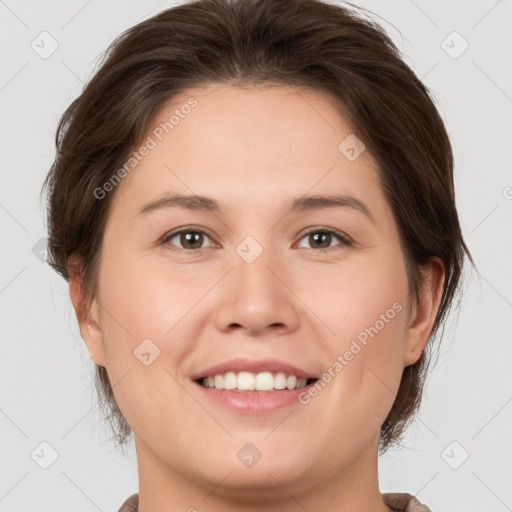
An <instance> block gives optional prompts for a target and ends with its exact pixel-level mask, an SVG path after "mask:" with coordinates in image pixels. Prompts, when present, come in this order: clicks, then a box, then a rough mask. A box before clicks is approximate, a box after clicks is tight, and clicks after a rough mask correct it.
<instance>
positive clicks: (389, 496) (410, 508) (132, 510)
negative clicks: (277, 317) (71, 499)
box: [119, 492, 432, 512]
mask: <svg viewBox="0 0 512 512" xmlns="http://www.w3.org/2000/svg"><path fill="white" fill-rule="evenodd" d="M382 499H383V500H384V503H385V504H386V505H387V506H388V507H389V508H391V509H392V510H399V511H401V512H432V511H431V510H430V509H429V508H428V507H427V506H426V505H422V504H421V503H420V502H419V501H418V500H417V499H416V498H415V497H414V496H412V495H411V494H407V493H396V492H394V493H385V494H383V495H382ZM138 505H139V495H138V494H132V495H131V496H130V497H129V498H128V499H127V500H126V501H125V502H124V503H123V505H122V506H121V508H120V509H119V512H137V508H138Z"/></svg>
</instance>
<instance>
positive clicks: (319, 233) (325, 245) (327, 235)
mask: <svg viewBox="0 0 512 512" xmlns="http://www.w3.org/2000/svg"><path fill="white" fill-rule="evenodd" d="M330 236H331V235H330V233H325V232H324V231H318V232H316V233H314V234H313V235H312V237H313V240H314V241H315V243H317V242H318V240H319V238H320V237H326V239H327V244H325V243H324V244H323V246H322V248H324V247H325V248H328V247H329V245H330ZM324 241H325V239H324Z"/></svg>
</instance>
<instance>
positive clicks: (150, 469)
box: [135, 437, 391, 512]
mask: <svg viewBox="0 0 512 512" xmlns="http://www.w3.org/2000/svg"><path fill="white" fill-rule="evenodd" d="M135 446H136V452H137V463H138V471H139V509H138V510H139V512H149V511H151V512H167V511H168V510H183V511H187V512H199V511H201V510H206V509H208V511H209V512H256V511H257V512H275V511H276V510H279V511H280V512H297V510H300V509H301V508H302V509H303V510H322V511H323V512H345V511H346V512H348V511H350V512H366V511H368V510H372V512H390V510H391V509H389V508H388V507H387V506H386V505H385V504H384V502H383V501H382V496H381V494H380V491H379V486H378V469H377V450H378V438H376V439H374V441H373V442H372V443H371V444H370V445H368V446H367V447H366V448H365V450H364V451H363V452H361V453H359V454H358V456H357V457H356V458H355V459H354V460H353V461H352V462H351V463H350V464H348V465H346V466H345V467H343V468H339V470H338V471H330V472H329V474H328V476H327V478H326V475H325V473H323V474H322V475H321V477H319V478H315V477H312V476H311V475H312V474H316V473H318V472H316V471H314V469H312V471H311V472H310V473H309V474H304V475H298V476H297V477H296V478H295V479H294V480H293V481H291V480H288V481H286V482H283V481H282V479H281V481H280V480H279V479H278V478H276V477H275V472H274V475H273V474H272V473H273V472H272V470H269V468H268V467H267V468H264V467H263V466H261V467H260V473H259V474H256V473H252V474H251V476H254V478H255V479H254V480H251V482H250V485H248V484H245V485H240V483H239V482H237V481H236V478H233V477H234V476H235V469H236V468H233V469H232V470H229V469H228V470H226V471H223V472H222V474H221V472H219V471H217V472H216V471H205V470H206V469H207V468H204V467H203V468H202V470H203V474H202V475H201V474H199V473H194V474H187V473H186V470H184V466H183V464H178V465H176V466H172V465H169V463H167V464H166V463H165V462H164V461H162V460H161V459H160V458H158V456H157V455H156V454H154V453H153V452H151V451H150V450H149V449H148V448H147V447H146V446H144V444H143V443H142V442H141V441H140V440H139V439H138V438H137V437H135ZM333 468H334V467H333ZM255 469H256V466H255V467H254V468H252V469H251V471H254V470H255ZM224 473H225V474H224ZM237 484H238V485H237ZM253 484H254V485H253Z"/></svg>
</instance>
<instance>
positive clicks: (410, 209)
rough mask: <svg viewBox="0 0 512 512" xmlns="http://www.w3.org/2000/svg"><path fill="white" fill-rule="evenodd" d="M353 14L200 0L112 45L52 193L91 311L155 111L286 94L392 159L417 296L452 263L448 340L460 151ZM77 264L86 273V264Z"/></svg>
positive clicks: (50, 181) (390, 437)
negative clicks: (123, 176) (213, 89)
mask: <svg viewBox="0 0 512 512" xmlns="http://www.w3.org/2000/svg"><path fill="white" fill-rule="evenodd" d="M350 5H351V4H350ZM351 7H352V9H349V8H345V7H341V6H337V5H332V4H328V3H326V2H323V1H321V0H238V1H235V0H197V1H192V2H188V3H185V4H182V5H179V6H177V7H173V8H171V9H168V10H165V11H163V12H161V13H159V14H158V15H156V16H154V17H152V18H150V19H148V20H145V21H143V22H141V23H139V24H137V25H136V26H134V27H132V28H130V29H129V30H127V31H126V32H124V33H123V34H121V35H120V36H119V37H118V38H117V39H116V40H115V41H114V42H113V43H112V45H111V46H110V47H109V49H108V51H107V52H106V55H105V56H104V58H103V61H102V63H101V66H100V68H99V70H97V72H96V73H95V74H94V76H93V77H92V79H91V80H90V81H89V83H88V84H87V86H86V87H85V88H84V90H83V92H82V94H81V95H80V96H79V97H78V98H77V99H75V100H74V101H73V102H72V104H71V105H70V106H69V107H68V109H67V110H66V111H65V112H64V114H63V116H62V118H61V120H60V123H59V126H58V130H57V135H56V146H57V155H56V158H55V161H54V163H53V165H52V167H51V169H50V172H49V174H48V176H47V178H46V180H45V182H44V184H43V189H42V191H44V189H45V188H47V189H48V194H49V207H48V228H49V247H48V254H49V263H50V265H51V266H52V267H53V268H54V269H55V270H56V271H57V272H58V273H59V274H61V275H62V276H63V277H64V278H65V279H69V277H70V273H71V272H78V275H80V276H81V278H82V280H83V281H82V286H83V291H84V294H85V295H84V302H83V307H84V314H87V309H88V307H89V306H90V303H91V300H92V299H93V298H94V296H95V294H96V290H97V282H96V269H97V264H98V261H99V258H100V254H101V245H102V236H103V231H104V227H105V223H106V221H107V218H108V214H109V206H110V204H111V201H112V197H113V194H114V193H115V192H111V193H108V194H106V196H105V197H104V198H103V199H98V198H97V197H96V194H95V193H94V190H95V189H97V188H98V187H101V186H102V185H103V184H104V183H105V182H107V181H108V180H109V179H110V178H111V177H112V174H113V170H116V169H119V168H120V167H122V166H123V164H124V162H125V161H126V158H127V156H128V154H129V153H130V151H132V150H133V149H134V148H135V147H136V146H137V145H138V144H139V143H140V140H141V139H142V137H143V136H144V134H145V133H146V131H147V128H148V121H149V120H150V118H151V117H152V115H153V114H154V113H155V112H157V111H158V109H159V108H160V107H162V106H163V105H164V103H165V102H167V101H168V100H170V99H171V98H172V97H173V96H175V95H176V94H179V93H182V92H185V91H186V90H188V89H189V88H192V87H196V86H207V85H209V84H212V83H224V84H229V85H235V86H244V85H251V86H252V85H264V84H276V85H286V86H297V87H309V88H313V89H315V90H320V91H324V92H326V93H330V94H331V97H333V98H336V99H337V100H339V101H338V103H339V105H337V106H338V107H339V108H341V109H342V110H343V112H342V113H343V115H345V116H346V118H347V119H348V120H349V122H350V123H351V125H352V126H353V129H354V133H355V134H356V135H357V137H358V138H360V139H361V140H362V141H363V142H364V144H365V145H366V148H367V150H369V151H370V154H371V155H373V157H374V158H375V160H376V162H377V163H378V171H379V178H380V182H381V186H382V189H383V191H384V193H385V195H386V197H387V199H388V201H389V203H390V205H391V207H392V210H393V214H394V216H395V220H396V222H397V225H398V229H399V233H400V239H401V245H402V249H403V251H404V256H405V260H406V262H407V273H408V278H409V288H410V293H411V296H413V295H414V296H416V297H417V295H418V290H419V287H420V286H421V283H422V281H421V273H420V270H421V266H422V265H424V264H425V263H427V262H428V261H429V260H430V259H431V258H433V257H437V258H439V259H440V260H441V262H442V263H443V265H444V268H445V273H446V274H445V282H444V285H443V291H442V298H441V303H440V307H439V310H438V313H437V316H436V318H435V322H434V325H433V329H432V333H431V339H432V338H433V337H434V336H435V335H436V334H437V332H438V329H439V327H440V326H442V325H444V321H445V318H446V316H447V313H448V311H449V309H450V307H451V305H452V302H453V299H454V297H455V295H456V292H457V291H458V290H459V288H460V278H461V273H462V266H463V261H464V256H465V254H467V256H468V257H469V259H470V261H471V262H472V263H473V260H472V258H471V255H470V253H469V251H468V249H467V247H466V245H465V243H464V240H463V238H462V233H461V228H460V225H459V220H458V216H457V211H456V205H455V195H454V184H453V157H452V150H451V146H450V141H449V138H448V135H447V133H446V130H445V127H444V124H443V121H442V119H441V117H440V115H439V113H438V111H437V110H436V107H435V105H434V103H433V101H432V99H431V97H430V95H429V91H428V89H427V88H426V87H425V86H424V85H423V84H422V82H421V81H420V80H419V79H418V78H417V76H416V75H415V74H414V72H413V71H412V70H411V69H410V68H409V67H408V66H407V65H406V64H405V63H404V61H403V60H402V58H401V56H400V52H399V50H398V49H397V48H396V46H395V45H394V44H393V42H392V41H391V39H390V38H389V37H388V36H387V35H386V33H385V32H384V30H383V29H382V28H381V27H380V26H379V25H378V24H376V23H375V22H373V21H372V20H371V19H370V18H369V17H367V16H366V15H364V14H363V13H362V11H361V12H357V10H358V9H360V8H357V7H355V6H352V5H351ZM71 257H73V258H75V257H76V258H78V260H77V261H78V262H79V264H78V265H75V264H73V265H72V259H70V258H71ZM430 345H431V340H430V341H429V344H428V346H430ZM427 352H428V354H429V355H430V350H428V351H427V350H426V351H424V353H423V354H422V356H421V358H420V359H419V360H418V362H417V363H416V364H413V365H410V366H407V367H406V368H404V371H403V375H402V379H401V384H400V388H399V390H398V394H397V396H396V399H395V402H394V404H393V406H392V409H391V411H390V413H389V415H388V417H387V418H386V420H385V422H384V423H383V425H382V427H381V436H380V450H381V453H383V452H384V451H385V450H386V449H387V448H388V446H390V445H391V444H392V443H394V442H398V441H399V439H400V437H401V436H402V434H403V432H404V430H405V427H406V425H407V424H408V422H409V421H410V419H411V418H412V417H413V414H414V413H415V411H416V410H417V408H418V406H419V404H420V399H421V393H422V389H423V385H424V379H425V377H426V374H427V366H428V362H427V356H426V353H427ZM96 370H97V371H96V385H97V390H98V394H99V400H100V405H101V406H102V407H103V409H104V411H106V412H107V418H108V419H109V420H110V422H111V425H112V428H113V431H114V438H115V440H116V442H117V443H118V444H119V445H123V444H124V443H125V442H126V441H127V438H128V436H129V434H130V433H131V429H130V426H129V425H128V423H127V422H126V420H125V418H124V417H123V415H122V413H121V411H120V409H119V407H118V405H117V403H116V401H115V398H114V395H113V392H112V385H111V383H110V381H109V378H108V375H107V372H106V369H105V368H103V367H97V368H96ZM114 384H115V383H114Z"/></svg>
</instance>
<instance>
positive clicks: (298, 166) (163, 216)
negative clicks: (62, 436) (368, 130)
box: [84, 85, 428, 494]
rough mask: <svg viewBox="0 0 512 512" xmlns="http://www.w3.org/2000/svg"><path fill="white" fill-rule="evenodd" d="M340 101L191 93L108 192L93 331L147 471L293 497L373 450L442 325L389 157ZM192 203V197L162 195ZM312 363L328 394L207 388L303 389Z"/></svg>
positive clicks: (159, 118)
mask: <svg viewBox="0 0 512 512" xmlns="http://www.w3.org/2000/svg"><path fill="white" fill-rule="evenodd" d="M191 97H193V98H194V100H189V98H191ZM187 101H188V103H187ZM186 105H188V107H187V106H186ZM333 105H334V104H333V102H332V101H330V99H329V97H328V96H326V95H324V94H322V93H319V92H314V91H301V92H300V93H299V92H297V91H296V90H295V89H293V88H290V87H274V88H267V89H261V88H260V89H258V88H248V89H241V88H236V87H230V86H221V85H215V86H213V85H212V86H209V87H208V88H205V89H199V88H197V89H191V90H189V91H187V92H186V94H182V95H180V96H179V97H175V98H174V99H173V100H172V102H170V103H169V104H168V105H167V106H166V107H165V108H163V109H162V110H161V111H159V112H158V114H157V115H156V116H154V118H153V119H152V121H151V123H150V128H149V131H148V133H147V134H146V137H145V139H144V142H143V144H145V145H146V148H148V149H147V150H143V149H141V150H138V156H134V158H137V162H136V163H135V161H132V167H133V169H132V170H131V171H130V172H129V173H127V175H126V176H125V177H124V178H123V179H122V181H121V182H120V183H119V184H118V185H117V186H116V187H115V191H110V192H107V193H114V194H115V196H114V200H113V203H112V208H111V211H110V216H109V218H108V222H107V225H106V229H105V233H104V242H103V249H102V254H101V261H100V267H99V274H98V280H99V292H98V296H97V297H96V299H97V300H96V301H95V303H94V305H93V308H92V310H91V311H92V318H93V319H95V320H96V321H97V323H98V325H97V328H96V324H95V323H94V322H92V323H91V324H89V326H88V330H87V332H86V333H84V337H85V338H86V342H87V344H88V347H89V349H90V351H91V353H92V358H93V360H94V361H95V362H96V363H97V364H99V365H102V366H105V367H106V368H107V370H108V374H109V377H110V380H111V382H112V384H113V385H114V393H115V397H116V400H117V402H118V404H119V406H120V409H121V411H122V412H123V414H124V415H125V417H126V419H127V421H128V422H129V424H130V425H131V427H132V429H133V431H134V434H135V441H136V448H137V456H138V461H139V467H146V468H150V467H151V468H153V469H154V468H155V467H159V468H160V469H161V470H162V471H161V472H160V474H162V473H168V474H169V475H171V474H175V475H179V478H182V479H186V480H188V481H189V482H196V483H202V484H204V487H205V489H210V490H211V489H212V488H213V487H214V486H218V484H219V482H220V481H221V480H223V479H224V478H225V480H223V482H222V485H221V486H220V487H219V488H217V491H216V492H217V493H221V492H222V491H223V490H226V492H228V491H229V492H233V490H234V489H236V488H244V489H245V492H246V491H247V489H248V486H249V487H250V486H254V488H255V489H260V490H261V489H263V488H267V487H269V488H272V489H275V492H276V493H283V490H282V488H280V487H279V486H276V482H278V483H279V484H280V485H281V486H283V487H284V488H286V489H288V491H289V492H290V493H292V494H293V492H294V490H295V491H296V490H297V489H299V488H300V489H303V490H304V489H306V488H308V487H313V486H315V485H318V484H319V482H325V481H327V480H328V479H330V478H334V477H336V478H339V477H340V475H342V474H346V477H347V478H349V479H350V478H353V477H354V478H355V475H356V474H357V471H356V469H355V468H356V466H357V467H358V468H363V467H369V465H371V464H373V461H374V459H376V450H377V441H378V435H379V429H380V426H381V424H382V423H383V421H384V419H385V418H386V416H387V414H388V412H389V410H390V408H391V406H392V404H393V401H394V398H395V394H396V392H397V390H398V386H399V382H400V377H401V374H402V370H403V367H404V366H405V365H408V364H412V363H414V362H415V361H416V360H417V359H418V357H419V356H420V353H421V350H422V348H423V346H424V344H425V342H426V341H427V337H428V332H426V331H425V330H421V329H420V327H419V326H418V325H416V324H412V323H411V322H412V320H413V318H411V316H410V315H409V306H410V304H409V302H408V284H407V275H406V270H405V264H404V258H403V255H402V251H401V247H400V242H399V236H398V231H397V226H396V223H395V221H394V218H393V215H392V212H391V209H390V206H389V204H388V202H387V201H386V199H385V196H384V194H383V191H382V190H381V188H380V186H379V182H378V175H377V172H376V168H375V162H374V161H373V159H372V157H371V156H370V154H369V152H368V151H364V150H363V147H362V146H361V145H360V142H358V140H357V139H355V138H354V135H353V134H352V129H351V127H350V125H349V124H348V123H347V121H346V119H344V118H343V117H342V116H341V114H339V113H338V111H337V110H336V109H335V107H334V106H333ZM173 115H174V117H173V118H172V120H171V121H169V120H170V118H171V116H173ZM166 122H167V125H166V124H165V123H166ZM161 123H162V124H161ZM164 127H165V128H164ZM148 136H149V137H150V139H151V140H150V139H148ZM347 137H348V139H347ZM361 150H363V151H362V152H361ZM143 154H145V156H143ZM133 164H135V165H133ZM127 168H128V167H127ZM107 188H108V187H107ZM177 195H180V196H187V198H188V199H182V200H180V201H178V202H172V201H170V200H169V201H167V202H166V201H164V199H168V198H170V197H172V196H177ZM199 196H200V197H201V198H208V200H207V201H206V200H204V199H202V200H200V199H199ZM321 197H327V198H330V199H329V201H330V202H328V201H327V200H321V199H320V198H321ZM312 198H315V199H312ZM294 204H295V206H294V207H293V205H294ZM148 205H149V206H148ZM214 205H215V208H213V206H214ZM181 229H183V230H184V232H183V233H182V234H181V235H180V234H177V233H178V231H179V230H181ZM336 232H340V233H341V234H342V237H340V236H339V235H338V234H336ZM344 237H346V239H344ZM412 311H413V314H415V313H416V312H417V311H416V308H415V307H413V309H412ZM418 311H419V310H418ZM265 360H267V361H265ZM268 360H272V361H268ZM244 363H246V366H244ZM252 363H253V366H251V364H252ZM219 365H225V366H223V367H222V368H214V367H217V366H219ZM286 365H290V366H291V367H293V368H290V367H287V366H286ZM242 370H245V371H248V373H249V375H247V374H246V373H242V374H241V375H240V374H239V373H238V372H241V371H242ZM230 371H233V372H234V376H233V374H231V373H229V372H230ZM299 371H300V372H302V374H303V375H304V376H306V377H308V378H317V379H319V380H318V382H317V383H316V385H315V384H310V385H309V386H307V387H306V388H304V389H301V390H299V391H293V390H288V389H287V388H286V389H285V390H274V391H268V390H267V391H250V390H246V391H240V390H238V391H236V390H218V389H212V388H205V387H203V386H202V385H201V384H200V383H198V382H197V381H196V380H195V379H196V378H199V377H208V376H211V377H214V375H215V374H217V375H225V374H226V373H229V376H226V377H225V379H224V382H226V383H228V384H226V385H227V386H228V387H230V386H233V385H234V383H236V385H240V386H241V387H244V386H247V387H250V386H251V380H252V381H254V380H255V381H256V382H257V383H258V386H259V385H260V384H261V385H262V386H263V387H265V386H267V385H270V386H272V385H275V386H277V387H282V386H283V382H285V384H286V386H288V385H290V387H293V385H294V379H293V377H292V378H291V379H288V376H290V375H294V374H296V373H299ZM268 372H270V374H271V376H272V377H275V376H276V375H277V374H278V373H284V378H285V380H284V381H283V376H282V375H281V376H278V377H277V378H275V379H273V380H272V378H269V377H270V376H269V375H268ZM259 373H263V374H264V375H263V376H261V375H260V376H258V377H257V378H256V379H253V376H255V375H257V374H259ZM299 376H300V375H299ZM244 377H245V378H244ZM246 378H247V379H246ZM211 380H216V383H217V384H220V383H221V380H223V379H221V378H220V377H217V378H213V379H211ZM308 382H309V381H308ZM269 383H270V384H269ZM300 384H301V382H299V385H300ZM302 384H304V382H302ZM315 390H316V392H315ZM348 468H351V471H350V472H348ZM147 471H148V472H149V471H150V469H147Z"/></svg>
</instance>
